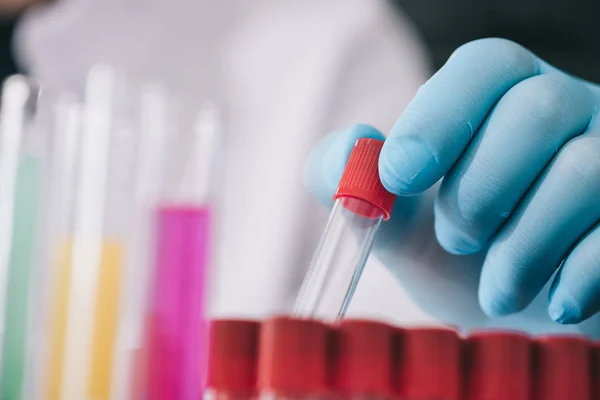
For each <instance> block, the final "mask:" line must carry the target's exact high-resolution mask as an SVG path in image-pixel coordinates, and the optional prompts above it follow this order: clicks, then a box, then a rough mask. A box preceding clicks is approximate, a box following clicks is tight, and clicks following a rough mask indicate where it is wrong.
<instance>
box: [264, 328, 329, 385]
mask: <svg viewBox="0 0 600 400" xmlns="http://www.w3.org/2000/svg"><path fill="white" fill-rule="evenodd" d="M329 340H330V329H329V327H328V326H327V325H325V324H323V323H320V322H317V321H309V320H300V319H292V318H273V319H269V320H267V321H265V322H264V323H263V327H262V330H261V334H260V346H259V351H260V356H259V357H260V358H259V364H258V386H259V390H260V391H267V392H274V393H277V394H279V395H283V396H307V395H315V394H322V393H324V392H325V391H326V390H327V383H328V382H327V378H328V364H329V363H328V351H329Z"/></svg>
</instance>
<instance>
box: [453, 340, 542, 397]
mask: <svg viewBox="0 0 600 400" xmlns="http://www.w3.org/2000/svg"><path fill="white" fill-rule="evenodd" d="M531 354H532V351H531V339H530V338H529V337H527V336H525V335H522V334H518V333H510V332H497V331H489V332H476V333H472V334H471V335H469V337H468V338H467V339H466V341H465V352H464V357H465V362H464V367H465V370H464V375H465V377H464V378H465V379H464V382H465V386H464V393H465V398H467V399H470V400H495V399H511V400H513V399H514V400H529V399H530V394H531V363H530V360H531Z"/></svg>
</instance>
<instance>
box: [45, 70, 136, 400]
mask: <svg viewBox="0 0 600 400" xmlns="http://www.w3.org/2000/svg"><path fill="white" fill-rule="evenodd" d="M120 87H121V86H118V85H117V80H116V75H115V74H114V72H113V71H112V69H110V68H109V67H106V66H97V67H94V68H93V69H92V70H91V72H90V75H89V78H88V86H87V89H86V103H85V105H84V111H83V135H82V144H81V159H80V162H81V168H80V170H79V171H78V177H77V178H78V179H77V190H76V196H75V205H74V207H73V209H74V217H73V230H72V236H71V237H66V238H65V242H64V243H65V245H64V246H65V247H64V251H63V253H64V258H63V262H64V263H65V264H66V265H65V266H64V267H63V269H64V270H65V271H68V272H69V274H65V275H66V276H69V277H68V290H67V291H68V294H67V298H66V301H65V302H66V304H67V307H66V311H65V312H66V314H65V316H66V325H64V328H63V329H64V338H63V339H61V340H63V341H64V354H63V355H62V356H59V357H62V376H61V380H60V381H59V383H58V385H59V387H60V390H58V391H56V392H55V393H58V394H59V396H60V398H61V399H65V400H70V399H73V400H75V399H82V398H109V396H110V391H111V386H112V382H111V377H112V365H113V357H114V346H115V338H116V330H117V323H118V313H119V303H120V298H119V294H120V288H121V280H122V279H121V277H122V274H123V269H124V259H125V249H124V238H125V234H124V232H125V230H126V226H127V222H128V215H129V210H130V208H129V206H130V204H129V200H130V196H129V192H128V190H129V189H130V187H131V185H130V184H129V182H128V181H127V179H128V176H129V175H128V174H129V173H130V170H131V169H130V168H128V165H127V161H128V157H127V156H128V154H127V150H128V146H127V143H128V140H129V139H131V131H130V130H129V129H127V128H126V127H123V126H121V125H119V124H118V123H117V120H116V118H115V111H116V106H117V105H118V103H117V101H119V100H120V99H121V98H119V97H118V96H117V95H116V94H117V89H118V88H120Z"/></svg>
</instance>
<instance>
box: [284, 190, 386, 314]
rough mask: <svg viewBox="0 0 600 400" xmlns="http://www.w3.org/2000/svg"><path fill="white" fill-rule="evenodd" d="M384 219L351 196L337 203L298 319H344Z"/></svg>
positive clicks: (298, 307) (377, 210) (298, 309)
mask: <svg viewBox="0 0 600 400" xmlns="http://www.w3.org/2000/svg"><path fill="white" fill-rule="evenodd" d="M383 219H384V212H383V210H381V208H379V207H377V206H375V205H373V204H371V203H370V202H367V201H364V200H361V199H358V198H354V197H349V196H344V197H341V198H338V199H337V200H336V202H335V205H334V207H333V210H332V212H331V216H330V217H329V222H328V223H327V226H326V228H325V232H324V233H323V236H322V238H321V242H320V243H319V245H318V247H317V250H316V252H315V255H314V257H313V261H312V262H311V265H310V268H309V272H308V275H307V277H306V279H305V281H304V283H303V286H302V289H301V292H300V297H299V298H298V302H297V303H296V309H295V312H294V315H295V316H296V317H301V318H318V319H323V320H337V319H341V318H342V317H343V316H344V314H345V312H346V309H347V308H348V304H349V303H350V300H351V299H352V296H353V294H354V291H355V290H356V286H357V285H358V281H359V279H360V276H361V274H362V272H363V269H364V266H365V263H366V261H367V258H368V256H369V253H370V251H371V247H372V246H373V242H374V240H375V236H376V234H377V231H378V229H379V226H380V224H381V222H382V220H383Z"/></svg>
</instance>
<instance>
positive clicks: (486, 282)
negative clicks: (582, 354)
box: [307, 39, 600, 325]
mask: <svg viewBox="0 0 600 400" xmlns="http://www.w3.org/2000/svg"><path fill="white" fill-rule="evenodd" d="M599 104H600V88H599V87H598V86H596V85H594V84H591V83H588V82H584V81H582V80H579V79H577V78H574V77H571V76H569V75H567V74H565V73H563V72H561V71H558V70H557V69H555V68H553V67H552V66H550V65H548V64H547V63H545V62H544V61H542V60H540V59H539V58H537V57H536V56H535V55H533V54H532V53H531V52H529V51H528V50H526V49H525V48H523V47H521V46H519V45H517V44H515V43H512V42H510V41H507V40H502V39H484V40H478V41H474V42H471V43H468V44H466V45H464V46H462V47H460V48H459V49H458V50H457V51H456V52H455V53H454V54H453V55H452V56H451V57H450V59H449V60H448V62H447V63H446V65H445V66H444V67H443V68H442V69H441V70H440V71H438V72H437V73H436V74H435V75H434V76H433V77H432V78H431V79H430V80H429V81H428V82H427V83H426V84H425V85H423V86H422V87H421V89H420V90H419V92H418V93H417V95H416V97H415V98H414V100H413V101H412V102H411V103H410V105H409V106H408V108H407V109H406V111H405V112H404V113H403V114H402V115H401V116H400V118H399V120H398V122H397V123H396V125H395V126H394V128H393V130H392V132H391V133H390V134H389V136H388V138H387V140H386V143H385V145H384V147H383V150H382V153H381V158H380V161H379V167H380V175H381V180H382V182H383V183H384V185H385V186H386V188H387V189H388V190H390V191H391V192H394V193H396V194H398V195H409V196H411V197H402V198H399V201H398V204H397V205H396V209H395V211H394V216H393V218H392V220H391V221H389V222H388V223H386V224H384V229H383V231H382V232H381V234H380V237H379V238H378V242H379V243H378V247H377V248H376V251H377V252H378V253H379V255H380V258H381V259H382V260H383V262H384V263H385V264H386V266H387V267H388V268H391V269H392V270H394V271H400V272H398V273H399V276H400V278H402V279H403V280H404V281H405V284H406V286H407V290H409V292H410V291H411V285H413V281H414V282H415V287H414V288H413V290H412V293H411V294H412V295H413V296H416V297H419V295H420V293H423V290H425V289H426V286H427V285H428V282H433V280H432V279H430V278H432V276H433V274H441V275H443V278H444V279H446V282H445V283H442V286H443V285H446V286H447V285H453V284H454V281H456V280H459V281H460V282H458V283H459V285H458V286H457V287H458V289H456V290H455V292H454V293H453V296H454V295H456V297H453V299H454V300H456V299H457V297H458V296H463V297H465V299H463V300H461V301H462V303H461V304H459V305H458V306H456V307H457V310H455V314H456V315H459V314H461V313H462V314H465V313H470V314H471V316H472V317H473V318H475V319H477V318H479V317H477V313H478V312H480V310H479V309H477V310H475V309H474V308H472V307H471V308H469V307H470V306H469V304H468V303H469V296H471V298H472V299H473V300H474V301H473V303H475V304H476V300H475V298H476V297H477V298H478V300H479V304H480V306H481V309H482V310H483V311H484V313H485V314H486V315H487V316H491V317H501V316H506V315H510V314H514V313H519V312H521V311H522V310H524V309H525V308H527V307H528V306H529V304H530V303H531V302H532V301H533V300H534V298H536V296H537V295H538V294H539V293H540V291H541V290H542V289H543V288H544V287H546V288H547V291H548V294H547V295H546V296H544V299H543V302H544V303H546V302H547V303H546V304H547V311H548V314H549V316H550V317H551V318H552V319H553V320H555V321H558V322H560V323H563V324H572V323H578V322H580V321H582V320H585V319H587V318H589V317H590V316H592V315H594V314H596V313H598V311H600V228H598V225H597V224H598V221H600V126H599V124H598V121H597V118H595V114H596V109H597V106H598V105H599ZM359 137H374V138H383V135H382V134H381V133H379V132H378V131H377V130H376V129H374V128H371V127H369V126H365V125H358V126H355V127H353V128H351V129H348V130H346V131H341V132H337V133H334V134H332V135H330V136H329V137H327V138H326V139H324V141H323V142H322V143H321V144H320V145H319V146H318V147H317V148H316V149H315V150H314V152H313V154H312V156H311V158H310V160H309V163H308V166H307V182H308V186H309V188H310V189H311V190H312V191H313V193H315V195H316V196H317V197H318V198H319V199H320V200H321V201H322V202H323V203H324V204H326V205H331V196H332V194H333V192H334V190H335V187H336V184H337V181H338V180H339V178H340V176H341V173H342V170H343V167H344V165H345V162H346V160H347V157H348V155H349V153H350V150H351V147H352V145H353V144H354V142H355V140H356V139H357V138H359ZM440 178H443V181H442V183H441V185H440V186H439V190H438V188H437V187H435V186H434V185H435V184H436V182H437V181H438V180H440ZM432 186H434V189H431V190H429V191H428V192H426V194H425V195H419V196H414V195H417V194H419V193H422V192H424V191H426V190H427V189H429V188H431V187H432ZM432 191H434V193H433V195H432V196H431V192H432ZM427 193H429V194H430V196H429V197H431V198H432V199H433V198H435V202H433V200H432V201H431V202H428V201H427V198H428V196H427ZM424 208H427V210H430V209H434V215H435V222H434V223H432V221H431V219H430V220H429V222H427V221H428V220H427V218H422V217H420V216H418V215H421V214H423V212H424V211H423V209H424ZM415 219H418V221H416V222H415V221H414V220H415ZM427 223H429V225H433V226H434V230H435V236H436V237H437V241H438V242H439V244H440V245H441V247H442V248H443V249H445V250H446V252H447V253H444V254H438V253H436V250H431V249H432V246H433V245H432V244H420V245H418V244H417V242H415V241H414V238H413V236H417V237H419V238H420V239H421V240H426V237H427V235H426V234H424V233H418V232H417V231H418V230H419V229H421V230H423V229H425V228H423V224H427ZM415 232H417V233H415ZM431 236H432V238H431V239H432V240H434V239H433V231H432V235H431ZM405 242H409V243H410V246H409V245H406V244H403V243H405ZM414 246H421V247H420V248H419V250H418V251H417V250H414V249H412V248H413V247H414ZM423 246H425V247H423ZM435 246H437V244H436V245H435ZM409 247H410V248H409ZM411 249H412V251H413V252H414V253H415V255H414V257H413V258H414V259H418V258H419V257H421V259H420V263H421V264H423V266H425V264H427V262H429V263H432V262H433V263H434V264H437V265H436V266H431V267H428V268H425V267H423V268H425V271H424V272H423V271H418V272H414V271H413V272H410V271H406V269H407V268H408V267H406V266H404V265H402V264H403V263H405V261H406V260H405V259H403V258H402V256H401V254H402V252H406V251H408V252H410V251H411ZM424 249H425V250H424ZM423 251H425V253H428V254H431V252H434V253H436V254H434V256H429V257H428V259H427V260H423V259H422V258H423V257H422V256H419V255H417V253H419V252H420V253H419V254H421V253H423ZM440 252H441V249H440ZM448 253H449V254H448ZM470 254H476V255H474V256H468V257H465V256H464V255H470ZM457 259H463V260H464V262H463V263H462V266H458V263H457ZM403 270H404V271H403ZM556 271H558V273H555V272H556ZM403 274H404V275H403ZM411 274H412V275H411ZM442 280H443V279H442ZM465 281H470V282H472V284H471V283H469V282H466V283H465ZM547 283H548V285H547ZM442 286H440V288H441V289H440V290H441V291H443V290H442V289H443V288H442ZM471 286H472V287H473V288H472V290H471V289H470V287H471ZM477 286H478V290H477ZM469 290H471V291H472V293H462V292H468V291H469ZM425 292H426V293H428V294H427V295H423V294H421V298H420V299H419V298H418V299H417V300H418V301H420V302H422V303H427V302H430V303H431V308H435V307H446V306H447V305H448V304H455V301H451V302H449V301H447V300H448V299H445V300H446V301H444V299H441V300H440V301H438V302H435V301H433V300H431V297H432V296H436V295H437V289H436V288H433V290H429V291H427V290H425ZM546 299H547V300H546ZM456 301H458V302H459V303H460V302H461V301H459V300H456ZM448 307H449V305H448ZM425 308H427V306H426V307H425ZM481 318H485V316H484V315H483V314H481ZM546 318H547V315H546ZM446 319H449V320H450V322H456V321H455V319H453V318H446ZM473 324H475V325H476V324H478V322H475V323H473Z"/></svg>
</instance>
